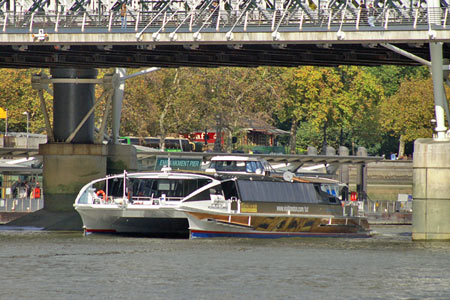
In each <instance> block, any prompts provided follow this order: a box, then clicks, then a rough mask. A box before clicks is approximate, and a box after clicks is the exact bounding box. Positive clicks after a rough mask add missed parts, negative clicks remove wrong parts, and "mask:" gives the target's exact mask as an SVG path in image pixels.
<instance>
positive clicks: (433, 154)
mask: <svg viewBox="0 0 450 300" xmlns="http://www.w3.org/2000/svg"><path fill="white" fill-rule="evenodd" d="M449 220H450V141H437V140H433V139H418V140H416V141H415V143H414V161H413V228H412V239H413V240H450V222H449Z"/></svg>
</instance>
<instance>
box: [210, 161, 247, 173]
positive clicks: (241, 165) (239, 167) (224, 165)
mask: <svg viewBox="0 0 450 300" xmlns="http://www.w3.org/2000/svg"><path fill="white" fill-rule="evenodd" d="M210 168H212V169H215V170H216V171H218V172H245V171H246V169H245V168H246V167H245V162H243V161H229V160H224V161H213V162H211V165H210Z"/></svg>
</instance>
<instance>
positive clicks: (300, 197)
mask: <svg viewBox="0 0 450 300" xmlns="http://www.w3.org/2000/svg"><path fill="white" fill-rule="evenodd" d="M236 184H237V187H238V190H239V194H240V199H241V201H243V202H286V203H319V199H318V197H317V193H316V191H315V189H314V186H313V185H312V184H310V183H303V182H282V181H278V182H276V181H251V180H237V181H236Z"/></svg>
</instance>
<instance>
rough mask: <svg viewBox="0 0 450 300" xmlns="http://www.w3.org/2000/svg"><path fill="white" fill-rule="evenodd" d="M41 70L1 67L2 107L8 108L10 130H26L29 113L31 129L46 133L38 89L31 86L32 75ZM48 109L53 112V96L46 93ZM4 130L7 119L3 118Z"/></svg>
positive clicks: (0, 92) (0, 102)
mask: <svg viewBox="0 0 450 300" xmlns="http://www.w3.org/2000/svg"><path fill="white" fill-rule="evenodd" d="M39 72H40V71H39V70H35V69H31V70H16V69H1V72H0V107H2V108H3V109H5V110H6V109H7V110H8V131H10V132H12V131H16V132H25V131H26V128H27V118H26V115H24V114H23V113H24V112H28V113H29V130H30V132H34V133H45V122H44V117H43V115H42V112H41V109H40V100H39V96H38V93H37V91H36V90H33V89H32V87H31V75H32V74H34V73H39ZM44 98H45V100H46V105H47V109H48V110H49V111H50V113H49V114H50V115H53V114H52V102H51V97H50V96H49V95H48V94H47V93H44ZM1 124H2V129H1V130H2V131H3V130H4V128H5V120H2V122H1Z"/></svg>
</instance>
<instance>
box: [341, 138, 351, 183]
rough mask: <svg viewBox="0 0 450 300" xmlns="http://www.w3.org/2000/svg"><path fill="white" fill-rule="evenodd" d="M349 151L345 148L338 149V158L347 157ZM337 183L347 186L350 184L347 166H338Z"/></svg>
mask: <svg viewBox="0 0 450 300" xmlns="http://www.w3.org/2000/svg"><path fill="white" fill-rule="evenodd" d="M349 155H350V151H349V150H348V148H347V147H345V146H340V147H339V156H349ZM339 181H340V182H342V183H345V184H346V185H347V186H348V185H349V184H350V175H349V170H348V165H347V164H341V165H340V166H339Z"/></svg>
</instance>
